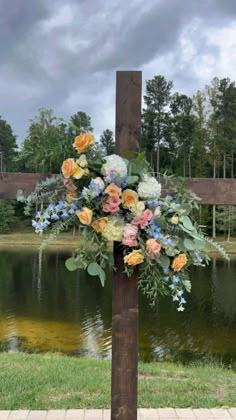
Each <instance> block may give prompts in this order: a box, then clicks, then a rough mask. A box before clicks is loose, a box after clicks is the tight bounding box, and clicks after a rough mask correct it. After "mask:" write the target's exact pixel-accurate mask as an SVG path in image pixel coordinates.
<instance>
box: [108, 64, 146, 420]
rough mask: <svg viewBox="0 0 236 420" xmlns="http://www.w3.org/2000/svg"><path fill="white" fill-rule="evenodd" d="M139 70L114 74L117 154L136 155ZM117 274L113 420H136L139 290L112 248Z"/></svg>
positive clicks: (118, 248)
mask: <svg viewBox="0 0 236 420" xmlns="http://www.w3.org/2000/svg"><path fill="white" fill-rule="evenodd" d="M141 84H142V73H141V72H140V71H118V72H117V75H116V153H117V154H119V155H121V156H122V155H123V154H124V153H125V152H126V151H131V152H134V153H133V154H135V152H137V150H138V144H137V142H138V140H139V137H140V128H141ZM114 259H115V266H116V268H117V271H116V272H115V274H114V277H113V287H112V396H111V397H112V398H111V419H112V420H136V419H137V376H138V372H137V371H138V287H137V272H135V273H134V274H133V276H132V277H131V278H128V277H127V276H126V274H125V273H124V272H123V268H124V266H123V253H122V249H121V246H120V244H119V243H115V245H114Z"/></svg>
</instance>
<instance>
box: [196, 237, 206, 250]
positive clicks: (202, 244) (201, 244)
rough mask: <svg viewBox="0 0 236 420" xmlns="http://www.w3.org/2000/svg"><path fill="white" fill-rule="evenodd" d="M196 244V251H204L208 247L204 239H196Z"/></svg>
mask: <svg viewBox="0 0 236 420" xmlns="http://www.w3.org/2000/svg"><path fill="white" fill-rule="evenodd" d="M194 244H195V247H196V249H203V248H205V245H206V244H205V241H204V240H203V239H194Z"/></svg>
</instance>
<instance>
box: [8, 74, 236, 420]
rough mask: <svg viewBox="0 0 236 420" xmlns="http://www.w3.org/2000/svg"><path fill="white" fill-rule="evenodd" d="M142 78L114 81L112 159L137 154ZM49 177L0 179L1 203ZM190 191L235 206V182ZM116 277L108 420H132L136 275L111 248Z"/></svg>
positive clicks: (206, 182)
mask: <svg viewBox="0 0 236 420" xmlns="http://www.w3.org/2000/svg"><path fill="white" fill-rule="evenodd" d="M141 77H142V74H141V72H139V71H118V72H117V80H116V153H118V154H120V155H122V154H124V152H126V151H132V152H136V151H137V140H138V139H139V137H140V127H141V97H142V95H141ZM47 176H50V174H24V173H19V174H15V173H7V172H5V173H4V172H3V173H0V199H15V198H16V193H17V190H19V189H21V190H23V192H24V194H25V195H28V194H30V193H31V192H32V191H33V190H34V188H35V186H36V184H37V183H38V182H39V181H41V180H43V179H45V178H46V177H47ZM187 184H188V186H189V188H191V189H192V190H193V191H194V192H195V194H197V195H199V196H200V197H201V198H202V201H201V203H202V204H214V205H215V204H226V205H227V204H228V205H234V204H236V179H208V178H191V179H188V180H187ZM114 257H115V265H116V267H117V271H116V272H115V275H114V278H113V297H112V299H113V300H112V395H111V419H112V420H136V419H137V362H138V288H137V272H135V273H134V275H133V276H132V277H131V278H127V276H126V275H125V274H124V273H123V254H122V252H121V249H120V247H119V244H117V243H115V246H114Z"/></svg>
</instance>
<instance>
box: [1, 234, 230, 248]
mask: <svg viewBox="0 0 236 420" xmlns="http://www.w3.org/2000/svg"><path fill="white" fill-rule="evenodd" d="M45 237H46V234H44V235H43V236H40V235H38V234H36V233H35V232H34V231H33V230H32V229H29V230H28V229H27V230H22V231H19V232H13V233H9V234H5V235H3V234H2V235H1V234H0V247H1V246H3V247H4V246H6V245H7V246H17V245H19V246H20V245H30V246H31V245H32V246H35V248H37V247H38V246H39V245H40V244H41V242H42V240H43V239H44V238H45ZM78 240H79V236H78V231H77V232H76V234H75V235H73V234H72V232H68V233H61V234H60V235H59V236H58V237H57V238H56V239H54V240H53V241H52V242H51V243H50V244H49V246H50V247H55V246H58V247H59V246H64V247H65V246H66V247H72V248H74V247H76V245H77V244H78ZM216 242H218V243H220V245H222V246H223V247H224V248H225V250H226V251H227V252H228V253H230V254H236V238H232V239H231V241H230V242H227V241H225V240H224V238H223V237H218V238H216ZM211 252H212V253H214V254H215V253H216V251H215V249H214V248H212V249H211Z"/></svg>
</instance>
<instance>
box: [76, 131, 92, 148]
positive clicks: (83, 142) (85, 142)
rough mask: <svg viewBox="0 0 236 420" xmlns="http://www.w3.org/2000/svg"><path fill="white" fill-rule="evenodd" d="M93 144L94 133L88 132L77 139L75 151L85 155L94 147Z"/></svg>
mask: <svg viewBox="0 0 236 420" xmlns="http://www.w3.org/2000/svg"><path fill="white" fill-rule="evenodd" d="M92 144H94V137H93V135H92V133H90V131H88V132H87V133H83V134H80V135H79V136H77V137H75V141H74V143H73V147H74V148H75V150H77V152H78V153H83V152H85V150H87V149H88V148H89V147H90V146H92Z"/></svg>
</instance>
